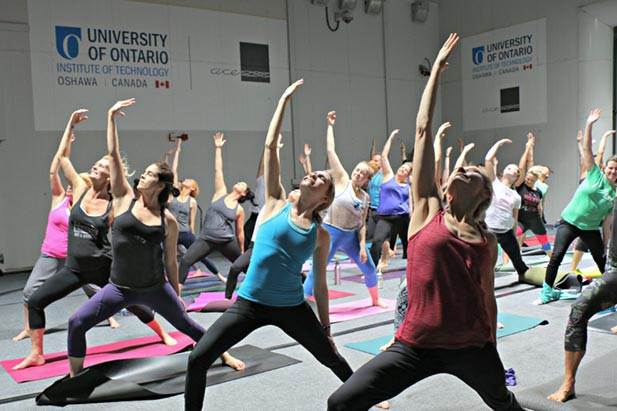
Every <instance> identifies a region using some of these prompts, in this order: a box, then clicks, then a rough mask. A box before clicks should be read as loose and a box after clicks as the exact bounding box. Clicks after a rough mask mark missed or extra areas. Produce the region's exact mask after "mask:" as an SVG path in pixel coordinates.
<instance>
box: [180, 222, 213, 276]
mask: <svg viewBox="0 0 617 411" xmlns="http://www.w3.org/2000/svg"><path fill="white" fill-rule="evenodd" d="M196 239H197V238H196V237H195V235H194V234H193V233H191V232H190V231H181V232H179V233H178V244H182V245H183V246H184V247H185V248H186V249H187V250H188V249H189V248H191V245H193V243H194V242H195V240H196ZM201 262H202V263H204V264H205V266H206V268H207V269H208V270H210V272H211V273H212V274H218V273H219V268H218V267H217V266H216V264H214V261H212V260H211V259H209V258H208V257H204V258H202V259H201Z"/></svg>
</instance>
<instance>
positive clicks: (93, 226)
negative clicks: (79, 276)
mask: <svg viewBox="0 0 617 411" xmlns="http://www.w3.org/2000/svg"><path fill="white" fill-rule="evenodd" d="M87 192H88V191H86V192H85V193H83V194H82V196H81V197H80V198H79V200H78V201H77V204H75V205H74V206H73V208H71V215H70V217H69V239H68V250H67V257H66V263H65V265H66V266H67V267H69V268H72V269H74V270H79V271H86V270H92V269H96V268H99V267H102V266H105V265H107V264H109V260H111V244H110V243H109V239H108V238H107V233H109V213H110V212H111V201H110V202H109V204H107V209H106V210H105V212H104V213H103V214H101V215H97V216H91V215H88V214H86V212H85V211H84V210H82V208H81V202H82V200H83V198H84V196H85V195H86V193H87Z"/></svg>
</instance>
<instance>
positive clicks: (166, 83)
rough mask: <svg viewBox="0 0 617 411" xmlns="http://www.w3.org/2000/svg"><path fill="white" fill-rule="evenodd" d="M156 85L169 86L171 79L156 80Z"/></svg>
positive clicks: (160, 86) (157, 86) (158, 86)
mask: <svg viewBox="0 0 617 411" xmlns="http://www.w3.org/2000/svg"><path fill="white" fill-rule="evenodd" d="M154 87H156V88H169V80H165V81H162V80H161V81H159V80H156V81H155V82H154Z"/></svg>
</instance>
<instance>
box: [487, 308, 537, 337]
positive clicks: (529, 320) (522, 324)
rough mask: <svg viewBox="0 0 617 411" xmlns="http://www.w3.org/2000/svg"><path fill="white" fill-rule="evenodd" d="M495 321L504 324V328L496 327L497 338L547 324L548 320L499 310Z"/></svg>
mask: <svg viewBox="0 0 617 411" xmlns="http://www.w3.org/2000/svg"><path fill="white" fill-rule="evenodd" d="M497 321H498V322H500V323H502V324H503V325H504V328H498V329H497V338H501V337H505V336H506V335H512V334H517V333H520V332H523V331H527V330H530V329H532V328H535V327H537V326H538V325H545V324H548V321H547V320H543V319H542V318H534V317H525V316H522V315H516V314H508V313H501V312H500V313H497Z"/></svg>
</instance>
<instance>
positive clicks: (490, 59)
mask: <svg viewBox="0 0 617 411" xmlns="http://www.w3.org/2000/svg"><path fill="white" fill-rule="evenodd" d="M462 56H463V57H462V59H463V64H462V70H463V129H464V130H465V131H471V130H483V129H490V128H502V127H511V126H519V125H528V124H538V123H545V122H546V120H547V114H546V113H547V110H546V19H540V20H535V21H531V22H528V23H524V24H519V25H516V26H511V27H507V28H504V29H499V30H494V31H491V32H487V33H483V34H478V35H476V36H472V37H467V38H465V39H463V41H462Z"/></svg>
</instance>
